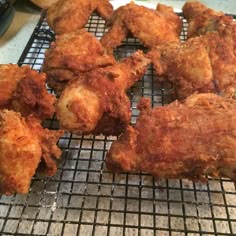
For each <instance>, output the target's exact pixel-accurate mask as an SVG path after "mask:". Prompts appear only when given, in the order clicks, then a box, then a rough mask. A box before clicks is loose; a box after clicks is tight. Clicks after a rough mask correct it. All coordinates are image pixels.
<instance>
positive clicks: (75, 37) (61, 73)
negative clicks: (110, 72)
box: [43, 29, 115, 94]
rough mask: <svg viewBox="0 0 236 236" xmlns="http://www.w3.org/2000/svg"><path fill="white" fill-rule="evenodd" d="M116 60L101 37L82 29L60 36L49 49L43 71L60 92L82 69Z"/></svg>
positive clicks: (92, 67)
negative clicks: (105, 49) (104, 46)
mask: <svg viewBox="0 0 236 236" xmlns="http://www.w3.org/2000/svg"><path fill="white" fill-rule="evenodd" d="M114 63H115V59H114V57H113V56H112V55H108V54H106V53H105V51H104V48H103V47H102V45H101V43H100V42H99V40H98V39H97V38H96V37H95V36H93V35H92V34H90V33H88V32H87V31H85V30H83V29H82V30H78V31H76V32H72V33H65V34H62V35H59V36H56V41H55V42H53V43H52V44H51V47H50V49H48V50H47V51H46V53H45V61H44V64H43V71H44V72H45V73H46V74H47V83H48V85H49V87H51V88H53V89H54V91H55V92H56V93H57V94H59V93H60V92H61V91H62V90H63V89H64V88H65V86H66V85H67V83H68V81H70V80H73V79H74V78H76V77H78V76H79V75H80V74H81V73H84V72H87V71H90V70H93V69H95V68H98V67H105V66H107V65H112V64H114Z"/></svg>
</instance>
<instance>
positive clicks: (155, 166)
mask: <svg viewBox="0 0 236 236" xmlns="http://www.w3.org/2000/svg"><path fill="white" fill-rule="evenodd" d="M138 107H139V109H140V110H141V114H140V116H139V117H138V119H137V122H136V124H135V126H134V127H131V126H130V127H129V128H128V129H127V130H126V132H125V133H124V134H122V135H121V136H120V137H119V138H118V140H117V141H115V142H113V144H112V146H111V149H110V150H109V152H108V154H107V157H106V165H107V168H108V169H109V170H111V171H114V172H120V171H126V172H137V171H144V172H147V173H149V174H151V175H153V176H155V177H157V178H171V179H174V178H188V179H191V180H204V176H205V175H210V176H213V177H228V178H230V179H232V180H234V181H236V152H235V150H236V116H235V112H236V101H235V100H233V99H225V98H222V97H220V96H218V95H214V94H207V93H206V94H198V95H191V96H190V97H188V98H187V99H186V100H185V101H184V102H177V101H176V102H173V103H171V104H170V105H168V106H165V107H155V108H154V109H151V108H150V105H149V100H148V99H143V100H142V101H140V103H139V106H138Z"/></svg>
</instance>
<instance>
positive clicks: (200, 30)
mask: <svg viewBox="0 0 236 236" xmlns="http://www.w3.org/2000/svg"><path fill="white" fill-rule="evenodd" d="M183 15H184V17H185V18H186V19H187V21H188V37H189V38H190V37H194V36H199V35H203V34H206V33H207V32H212V31H213V32H218V33H219V35H220V36H221V37H222V38H224V40H225V41H226V42H227V43H228V45H231V46H232V48H233V50H234V54H235V55H236V22H235V21H233V17H231V16H226V15H225V14H224V13H223V12H217V11H214V10H212V9H210V8H208V7H207V6H205V5H204V4H202V3H200V2H197V1H196V2H194V1H193V2H186V3H185V4H184V6H183Z"/></svg>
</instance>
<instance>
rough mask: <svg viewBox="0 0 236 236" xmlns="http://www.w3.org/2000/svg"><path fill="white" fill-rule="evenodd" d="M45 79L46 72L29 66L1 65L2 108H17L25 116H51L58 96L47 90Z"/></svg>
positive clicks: (0, 89) (0, 104)
mask: <svg viewBox="0 0 236 236" xmlns="http://www.w3.org/2000/svg"><path fill="white" fill-rule="evenodd" d="M45 80H46V75H45V74H44V73H38V72H37V71H35V70H32V69H30V67H28V66H22V67H19V66H17V65H13V64H8V65H0V109H11V110H15V111H18V112H20V113H21V114H22V115H23V116H25V117H26V116H28V115H29V114H33V115H34V116H36V117H38V118H40V119H45V118H50V117H51V116H52V115H53V114H54V112H55V108H54V103H55V102H56V98H55V96H53V95H52V94H49V93H48V92H47V90H46V85H45Z"/></svg>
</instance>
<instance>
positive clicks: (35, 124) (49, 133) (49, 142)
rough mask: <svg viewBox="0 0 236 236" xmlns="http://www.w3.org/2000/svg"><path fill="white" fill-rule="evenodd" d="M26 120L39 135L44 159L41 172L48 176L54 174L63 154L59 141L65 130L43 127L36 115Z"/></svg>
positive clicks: (36, 134) (33, 131)
mask: <svg viewBox="0 0 236 236" xmlns="http://www.w3.org/2000/svg"><path fill="white" fill-rule="evenodd" d="M26 122H27V124H28V126H29V128H30V129H31V132H32V133H34V134H35V136H37V137H38V139H39V141H40V147H41V149H42V160H41V163H40V168H39V169H40V172H41V173H43V174H44V175H47V176H53V175H54V174H55V173H56V171H57V162H56V160H58V159H59V158H60V156H61V150H60V149H59V148H58V146H57V141H58V140H59V138H60V137H61V136H62V135H63V134H64V131H63V130H49V129H47V128H43V127H42V126H41V124H40V122H39V121H38V120H37V118H35V117H34V116H28V117H27V118H26Z"/></svg>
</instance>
